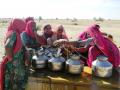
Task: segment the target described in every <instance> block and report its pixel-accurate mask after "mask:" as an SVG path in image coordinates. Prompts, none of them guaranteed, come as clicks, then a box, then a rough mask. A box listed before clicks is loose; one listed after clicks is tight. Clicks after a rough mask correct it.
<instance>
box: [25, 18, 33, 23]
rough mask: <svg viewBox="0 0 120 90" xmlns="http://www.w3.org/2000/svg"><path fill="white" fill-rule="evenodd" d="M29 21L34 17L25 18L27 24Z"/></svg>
mask: <svg viewBox="0 0 120 90" xmlns="http://www.w3.org/2000/svg"><path fill="white" fill-rule="evenodd" d="M29 21H34V18H33V17H27V18H26V19H25V23H26V24H27V23H28V22H29Z"/></svg>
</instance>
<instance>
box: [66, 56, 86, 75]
mask: <svg viewBox="0 0 120 90" xmlns="http://www.w3.org/2000/svg"><path fill="white" fill-rule="evenodd" d="M83 68H84V63H83V62H82V61H81V60H80V56H77V55H73V56H72V57H71V58H70V59H68V60H67V61H66V70H67V72H69V73H71V74H80V73H81V72H82V71H83Z"/></svg>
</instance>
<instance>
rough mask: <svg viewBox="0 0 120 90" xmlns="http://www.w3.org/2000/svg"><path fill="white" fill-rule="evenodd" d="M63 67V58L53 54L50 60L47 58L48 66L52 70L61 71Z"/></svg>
mask: <svg viewBox="0 0 120 90" xmlns="http://www.w3.org/2000/svg"><path fill="white" fill-rule="evenodd" d="M64 67H65V59H64V58H63V57H62V56H60V55H57V54H55V55H54V56H53V57H52V58H51V59H50V60H48V68H49V69H50V70H52V71H62V70H63V69H64Z"/></svg>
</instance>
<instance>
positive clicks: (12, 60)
mask: <svg viewBox="0 0 120 90" xmlns="http://www.w3.org/2000/svg"><path fill="white" fill-rule="evenodd" d="M24 29H25V23H24V21H23V20H21V19H13V20H12V21H11V23H10V25H9V27H8V30H7V33H6V38H5V51H6V57H7V59H8V62H7V63H6V66H5V82H4V83H5V84H4V88H5V90H23V88H24V85H25V60H24V51H23V48H22V41H21V38H20V33H21V31H22V30H24Z"/></svg>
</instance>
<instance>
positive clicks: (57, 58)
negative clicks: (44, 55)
mask: <svg viewBox="0 0 120 90" xmlns="http://www.w3.org/2000/svg"><path fill="white" fill-rule="evenodd" d="M49 62H65V59H64V58H63V57H52V58H51V59H50V60H49Z"/></svg>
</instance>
